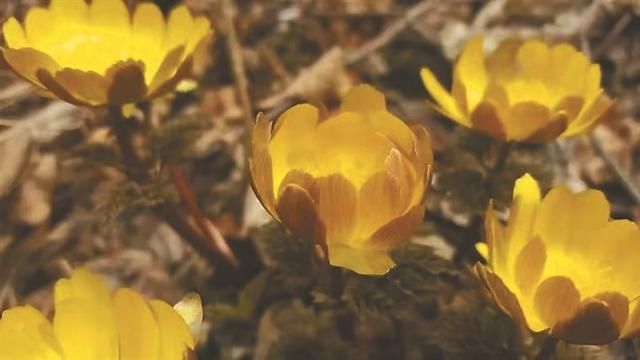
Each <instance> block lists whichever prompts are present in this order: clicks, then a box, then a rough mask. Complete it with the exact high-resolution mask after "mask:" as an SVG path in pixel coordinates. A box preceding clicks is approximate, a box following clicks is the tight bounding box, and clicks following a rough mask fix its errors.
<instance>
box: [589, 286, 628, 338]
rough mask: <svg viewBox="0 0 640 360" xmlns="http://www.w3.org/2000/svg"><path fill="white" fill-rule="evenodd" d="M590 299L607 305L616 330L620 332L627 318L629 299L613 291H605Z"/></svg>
mask: <svg viewBox="0 0 640 360" xmlns="http://www.w3.org/2000/svg"><path fill="white" fill-rule="evenodd" d="M592 297H593V298H594V299H598V300H601V301H603V302H604V303H605V304H607V306H608V307H609V311H610V312H611V317H612V318H613V320H614V321H615V322H616V324H618V329H620V330H622V328H623V327H624V325H625V324H626V323H627V319H628V318H629V299H628V298H627V297H626V296H624V295H622V294H620V293H619V292H615V291H606V292H603V293H599V294H596V295H594V296H592Z"/></svg>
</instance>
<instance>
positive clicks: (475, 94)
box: [455, 36, 488, 110]
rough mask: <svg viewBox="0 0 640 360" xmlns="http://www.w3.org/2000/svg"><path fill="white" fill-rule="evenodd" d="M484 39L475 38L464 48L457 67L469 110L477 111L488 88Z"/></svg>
mask: <svg viewBox="0 0 640 360" xmlns="http://www.w3.org/2000/svg"><path fill="white" fill-rule="evenodd" d="M483 47H484V39H483V38H482V37H481V36H477V37H474V38H473V39H471V40H469V42H467V44H466V45H465V46H464V49H463V50H462V53H461V54H460V57H459V58H458V61H457V63H456V65H455V71H456V74H457V76H459V77H460V81H461V82H462V84H464V87H465V89H466V90H467V108H468V109H469V110H473V109H475V107H476V105H478V104H479V103H480V101H481V100H482V98H483V97H484V93H485V89H486V88H487V84H488V80H487V71H486V68H485V64H484V59H485V56H484V48H483Z"/></svg>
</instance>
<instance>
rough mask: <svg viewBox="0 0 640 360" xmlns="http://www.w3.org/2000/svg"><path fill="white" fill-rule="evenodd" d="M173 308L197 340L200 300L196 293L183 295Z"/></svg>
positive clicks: (199, 325)
mask: <svg viewBox="0 0 640 360" xmlns="http://www.w3.org/2000/svg"><path fill="white" fill-rule="evenodd" d="M173 308H174V309H175V310H176V311H177V312H178V314H180V316H181V317H182V319H183V320H184V321H185V322H186V323H187V325H189V328H190V329H191V334H193V337H194V338H195V339H196V341H197V339H198V334H199V333H200V328H201V327H202V319H203V316H204V315H203V314H202V298H201V297H200V295H198V294H196V293H189V294H187V295H185V296H184V297H183V298H182V299H181V300H180V301H179V302H178V303H177V304H175V305H174V306H173Z"/></svg>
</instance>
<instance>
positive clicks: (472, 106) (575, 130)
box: [421, 37, 612, 142]
mask: <svg viewBox="0 0 640 360" xmlns="http://www.w3.org/2000/svg"><path fill="white" fill-rule="evenodd" d="M421 75H422V80H423V81H424V84H425V86H426V88H427V90H428V91H429V93H430V94H431V96H432V97H433V99H434V100H435V101H436V102H437V106H436V107H437V109H438V110H439V111H440V112H442V114H444V115H445V116H447V117H449V118H451V119H452V120H454V121H456V122H458V123H459V124H461V125H463V126H466V127H469V128H473V129H476V130H478V131H481V132H483V133H485V134H488V135H490V136H492V137H494V138H496V139H499V140H506V141H522V142H544V141H549V140H553V139H555V138H557V137H559V136H561V137H566V136H572V135H577V134H581V133H584V132H586V131H588V130H590V129H591V128H592V127H593V126H594V125H595V124H596V123H597V121H598V120H599V119H600V118H601V117H603V115H604V114H605V113H606V111H607V110H608V109H609V107H610V106H611V103H612V101H611V100H610V99H609V98H608V97H607V96H606V95H605V94H604V91H603V90H602V88H601V87H600V66H599V65H598V64H592V63H591V62H590V60H589V59H588V58H587V57H586V56H585V55H584V54H582V53H580V52H579V51H577V50H576V49H575V48H574V47H573V46H571V45H569V44H565V43H562V44H558V45H554V46H549V45H548V44H546V43H544V42H542V41H539V40H527V41H524V42H522V41H518V40H506V41H503V42H502V43H501V44H500V45H499V46H498V48H497V49H496V50H495V51H493V52H492V53H491V54H489V55H487V56H485V54H484V51H483V39H482V37H476V38H474V39H472V40H471V41H469V43H467V45H466V46H465V48H464V49H463V50H462V53H461V54H460V57H459V58H458V60H457V62H456V64H455V68H454V71H453V85H452V89H451V93H448V92H447V91H446V90H445V89H444V88H443V87H442V85H440V83H439V82H438V80H437V79H436V78H435V76H434V75H433V73H432V72H431V71H430V70H429V69H426V68H425V69H423V70H422V73H421Z"/></svg>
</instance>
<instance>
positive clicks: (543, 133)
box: [523, 111, 569, 143]
mask: <svg viewBox="0 0 640 360" xmlns="http://www.w3.org/2000/svg"><path fill="white" fill-rule="evenodd" d="M568 126H569V116H568V115H567V113H566V112H565V111H560V112H558V113H556V114H553V115H552V116H551V119H550V120H549V122H548V123H547V124H546V125H545V126H543V127H541V128H540V129H538V130H536V132H534V133H533V134H531V135H529V136H528V137H527V138H525V139H523V142H527V143H543V142H547V141H551V140H553V139H555V138H557V137H558V136H560V135H562V133H564V132H565V131H566V130H567V128H568Z"/></svg>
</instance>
